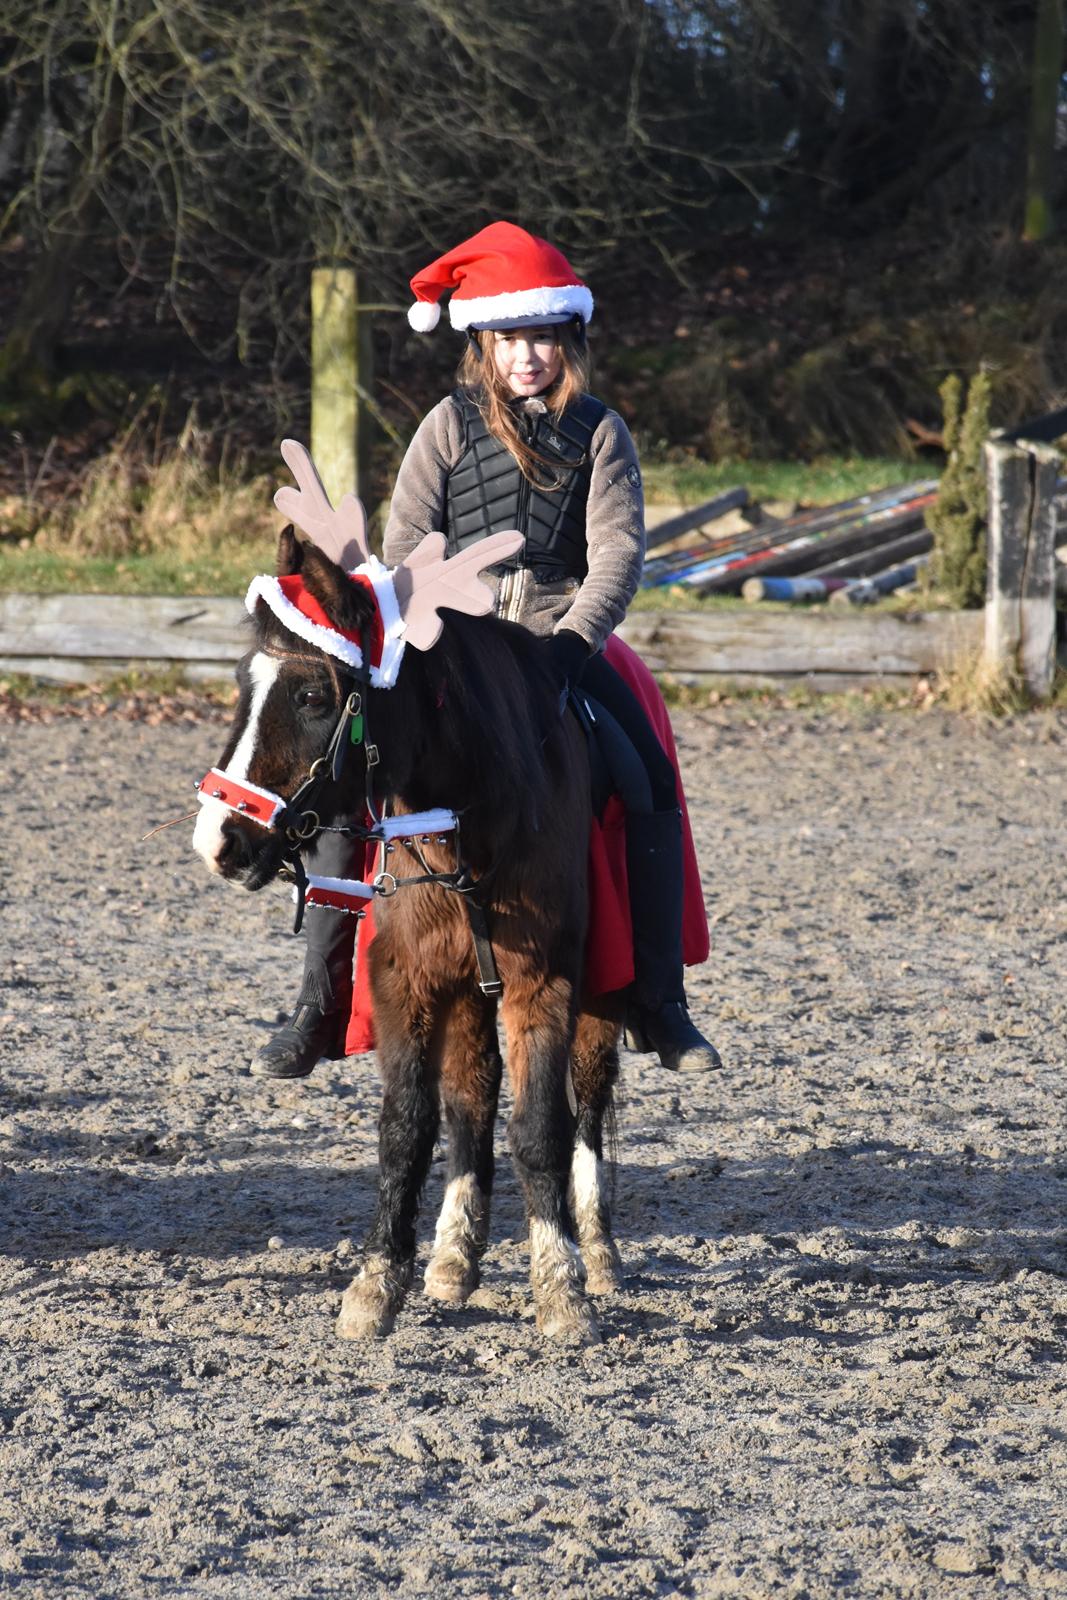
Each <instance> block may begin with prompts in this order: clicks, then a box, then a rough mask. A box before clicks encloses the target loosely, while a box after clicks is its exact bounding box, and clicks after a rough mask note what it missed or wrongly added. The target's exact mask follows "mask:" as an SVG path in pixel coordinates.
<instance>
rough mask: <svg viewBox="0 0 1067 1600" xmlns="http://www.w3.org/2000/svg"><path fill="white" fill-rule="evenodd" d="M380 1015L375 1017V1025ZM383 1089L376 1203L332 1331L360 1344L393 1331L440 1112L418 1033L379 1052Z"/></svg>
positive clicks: (432, 1074) (411, 1259) (411, 1260)
mask: <svg viewBox="0 0 1067 1600" xmlns="http://www.w3.org/2000/svg"><path fill="white" fill-rule="evenodd" d="M380 1021H381V1018H380V1013H379V1024H380ZM379 1054H380V1060H381V1067H382V1076H383V1079H384V1089H383V1093H382V1111H381V1120H380V1122H379V1125H378V1206H377V1210H376V1211H375V1214H374V1221H373V1222H372V1224H371V1229H370V1232H369V1234H368V1235H367V1241H366V1245H365V1250H364V1257H363V1268H362V1271H361V1272H360V1273H359V1275H358V1277H356V1278H355V1279H354V1280H353V1282H352V1283H350V1284H349V1286H348V1288H347V1289H346V1290H345V1292H344V1296H343V1298H342V1300H341V1314H340V1316H339V1317H338V1319H337V1332H338V1334H339V1335H340V1337H341V1338H342V1339H366V1338H372V1337H374V1336H380V1337H381V1336H384V1335H385V1334H387V1333H390V1332H391V1331H392V1327H393V1324H394V1322H395V1321H396V1314H397V1312H398V1311H399V1310H400V1307H401V1306H402V1305H403V1303H404V1298H405V1296H406V1294H407V1291H408V1287H409V1285H410V1283H411V1275H412V1268H413V1265H414V1260H415V1221H416V1217H417V1215H418V1209H419V1195H420V1194H421V1192H422V1186H423V1183H424V1182H425V1181H426V1174H427V1172H428V1171H429V1167H430V1161H431V1158H432V1156H433V1147H434V1142H435V1140H436V1138H437V1127H438V1122H439V1117H440V1113H439V1110H438V1095H437V1075H436V1072H435V1070H434V1067H433V1062H432V1058H431V1056H430V1053H429V1051H428V1050H427V1049H426V1045H425V1040H422V1041H420V1040H419V1038H418V1036H417V1035H413V1036H412V1037H408V1038H404V1039H403V1040H402V1041H400V1040H397V1041H395V1042H394V1043H393V1044H392V1045H390V1044H389V1043H386V1044H384V1045H382V1046H381V1047H380V1051H379Z"/></svg>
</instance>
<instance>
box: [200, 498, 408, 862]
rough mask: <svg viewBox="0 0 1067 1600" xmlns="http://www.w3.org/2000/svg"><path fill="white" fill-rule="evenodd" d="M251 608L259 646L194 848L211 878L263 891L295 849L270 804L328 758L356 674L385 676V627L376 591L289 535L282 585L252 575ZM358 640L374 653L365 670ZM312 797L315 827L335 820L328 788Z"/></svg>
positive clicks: (241, 673) (245, 664)
mask: <svg viewBox="0 0 1067 1600" xmlns="http://www.w3.org/2000/svg"><path fill="white" fill-rule="evenodd" d="M247 603H248V606H249V610H250V611H251V614H252V623H253V627H254V629H255V643H254V645H253V648H252V649H251V650H250V651H249V652H248V654H247V655H245V656H244V657H243V658H242V660H241V661H240V663H239V664H238V667H237V682H238V686H239V689H240V694H239V697H238V702H237V710H236V712H235V714H234V720H233V726H232V728H231V729H230V737H229V740H228V742H227V744H226V748H225V750H224V751H223V753H222V758H221V760H220V761H219V763H218V766H217V767H216V768H215V769H214V773H215V776H216V777H217V778H218V779H219V783H216V782H215V780H214V778H213V777H212V776H211V775H209V777H208V779H206V780H205V781H204V785H203V789H202V791H201V808H200V816H199V818H198V819H197V824H196V828H195V830H194V833H193V847H194V849H195V850H196V851H197V853H198V854H199V855H200V856H202V857H203V859H204V861H205V862H206V863H207V865H208V867H210V869H211V871H212V872H217V873H218V874H219V875H220V876H221V877H224V878H232V879H235V880H236V881H238V882H240V883H242V884H244V886H245V887H246V888H249V889H259V888H262V886H263V885H264V884H265V883H268V882H269V881H270V880H271V878H273V877H274V876H275V874H276V873H277V871H278V868H279V866H280V865H281V862H282V859H283V856H284V852H285V848H286V845H287V844H288V843H291V842H292V841H291V840H290V839H288V838H287V836H286V833H285V829H284V826H279V820H280V818H279V815H278V814H277V809H276V805H275V803H274V802H275V801H276V799H280V800H282V801H284V802H286V803H287V802H288V801H290V800H291V799H292V797H293V795H294V794H295V793H296V792H297V790H298V789H299V788H300V786H301V785H302V783H303V782H304V780H305V779H306V778H307V776H308V774H309V773H310V772H311V769H312V767H313V765H314V763H315V762H316V761H317V760H318V759H319V758H320V757H321V756H324V755H325V753H326V749H327V745H328V743H329V740H330V735H331V733H332V731H333V729H334V728H335V726H336V723H337V719H338V717H339V716H340V714H341V711H342V708H343V706H344V703H345V700H346V697H347V696H348V694H350V693H351V692H352V691H353V689H354V688H355V687H356V681H357V678H358V680H359V681H360V682H361V683H363V684H364V686H365V685H366V683H367V680H368V679H369V678H370V677H371V675H372V673H373V675H374V676H378V677H380V675H381V660H382V647H383V645H384V640H383V634H384V631H385V630H384V627H383V624H382V619H381V613H380V609H379V603H378V599H377V596H376V594H375V592H374V589H373V586H372V584H371V583H370V582H356V581H353V579H351V578H350V577H348V575H347V574H346V573H345V572H344V571H343V570H342V568H341V567H340V566H338V564H337V563H336V562H334V561H332V560H331V559H330V558H329V557H328V556H327V555H325V554H324V553H323V552H322V551H321V550H319V549H317V548H316V547H315V546H314V545H308V544H305V543H303V542H302V541H301V540H299V539H297V537H296V535H295V533H294V532H293V529H292V528H291V527H290V528H286V529H285V530H284V531H283V532H282V534H281V537H280V538H279V540H278V571H277V577H276V578H273V579H272V578H267V577H260V578H257V579H256V580H255V581H254V582H253V584H252V586H251V588H250V589H249V594H248V602H247ZM316 630H317V631H318V632H320V633H321V634H322V635H323V637H326V636H327V635H330V634H335V635H336V638H337V650H339V651H341V652H343V654H342V655H339V654H338V653H337V650H330V649H327V648H323V645H322V644H321V643H319V642H317V641H316V639H315V632H316ZM361 641H363V642H366V643H367V645H368V646H369V649H368V654H369V656H370V668H369V670H364V665H363V649H362V644H361ZM376 653H377V655H378V661H377V663H375V661H374V656H375V654H376ZM222 779H228V780H229V783H228V784H227V783H221V780H222ZM220 784H221V790H220V793H219V796H218V797H217V798H216V797H215V796H214V793H213V790H215V789H216V788H219V787H220ZM246 791H247V793H246ZM256 791H259V792H260V794H261V795H262V796H263V797H264V799H263V802H262V804H261V805H257V804H256V800H257V796H256ZM234 796H238V798H237V800H236V801H235V799H234ZM316 800H317V811H318V815H319V817H320V820H322V821H330V820H332V813H333V810H334V809H335V808H336V803H337V802H336V798H335V797H334V796H333V794H332V792H331V791H330V790H328V789H327V790H324V791H323V794H322V795H321V797H320V796H316ZM238 807H240V808H241V809H238Z"/></svg>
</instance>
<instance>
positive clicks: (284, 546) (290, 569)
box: [277, 522, 304, 578]
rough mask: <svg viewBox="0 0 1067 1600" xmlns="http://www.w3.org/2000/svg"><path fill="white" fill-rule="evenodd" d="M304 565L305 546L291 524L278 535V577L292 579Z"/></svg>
mask: <svg viewBox="0 0 1067 1600" xmlns="http://www.w3.org/2000/svg"><path fill="white" fill-rule="evenodd" d="M303 565H304V546H303V545H302V544H301V542H300V540H299V539H298V538H297V536H296V529H295V528H294V527H293V525H292V523H291V522H290V524H289V526H288V527H287V528H283V529H282V531H281V533H280V534H279V535H278V562H277V566H278V576H279V578H291V577H293V576H294V574H295V573H297V572H300V571H301V570H302V568H303Z"/></svg>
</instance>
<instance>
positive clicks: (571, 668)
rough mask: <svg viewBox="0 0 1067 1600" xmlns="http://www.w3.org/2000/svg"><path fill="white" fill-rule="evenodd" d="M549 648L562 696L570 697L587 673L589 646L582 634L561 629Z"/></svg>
mask: <svg viewBox="0 0 1067 1600" xmlns="http://www.w3.org/2000/svg"><path fill="white" fill-rule="evenodd" d="M548 648H549V651H550V653H551V656H552V670H553V671H554V672H555V674H556V681H557V682H558V684H559V688H560V695H561V696H565V695H568V694H569V693H570V691H571V690H572V689H573V688H574V686H575V684H576V683H577V682H578V680H579V679H580V678H581V676H582V673H583V672H584V671H585V668H586V664H587V662H588V660H589V646H588V645H587V644H586V642H585V640H584V639H583V638H582V636H581V634H580V633H575V631H574V629H573V628H561V629H560V631H559V632H558V633H554V634H553V635H552V637H551V639H549V641H548Z"/></svg>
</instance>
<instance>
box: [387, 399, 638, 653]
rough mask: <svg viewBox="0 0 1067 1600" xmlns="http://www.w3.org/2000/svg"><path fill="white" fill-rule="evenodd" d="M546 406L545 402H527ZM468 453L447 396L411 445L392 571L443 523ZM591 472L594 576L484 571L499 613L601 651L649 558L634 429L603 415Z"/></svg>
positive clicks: (396, 500)
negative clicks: (453, 478)
mask: <svg viewBox="0 0 1067 1600" xmlns="http://www.w3.org/2000/svg"><path fill="white" fill-rule="evenodd" d="M524 404H525V405H526V406H527V407H536V408H538V409H540V410H544V408H545V403H544V401H543V400H541V399H538V398H536V397H535V398H534V399H532V400H527V401H525V402H524ZM462 454H463V422H462V418H461V415H460V411H459V408H458V406H457V405H456V403H455V401H454V400H453V399H452V397H451V395H449V396H448V397H447V398H446V399H444V400H442V401H441V402H440V404H439V405H436V406H434V408H433V410H432V411H430V412H429V413H428V414H427V415H426V417H424V418H423V421H422V422H421V424H420V425H419V429H418V431H417V433H416V434H415V437H414V438H413V439H412V441H411V443H410V445H409V446H408V450H407V454H406V455H405V457H404V460H403V463H402V465H401V468H400V472H399V473H398V475H397V480H396V488H395V489H394V490H393V501H392V505H391V507H390V510H389V520H388V522H387V523H386V528H385V539H384V547H383V556H384V559H385V561H386V562H387V564H388V565H389V566H391V567H392V566H396V565H397V563H398V562H400V561H403V559H404V557H405V556H406V555H410V554H411V551H412V550H413V549H414V548H415V546H416V545H417V544H418V542H419V540H420V539H421V538H422V537H423V535H424V534H427V533H431V532H434V531H435V530H439V529H441V528H443V527H444V507H445V482H446V480H447V478H448V474H449V473H450V472H451V470H452V468H453V467H454V466H455V465H456V464H457V462H458V461H459V459H460V457H461V455H462ZM590 455H591V457H592V474H591V477H590V482H589V501H588V508H587V512H586V545H587V551H588V553H587V558H586V559H587V561H588V566H589V570H588V572H587V573H586V576H585V578H584V579H583V580H582V581H581V582H579V580H578V579H577V578H567V579H564V580H563V581H562V582H560V583H552V584H544V583H536V582H535V581H534V578H533V575H532V573H530V572H526V571H522V570H520V571H517V572H514V573H507V574H506V575H505V576H504V577H502V578H499V577H497V578H494V577H493V576H491V575H489V574H487V575H486V579H485V581H486V582H487V583H489V584H490V585H492V586H493V587H494V589H495V592H496V607H495V609H496V613H497V615H498V616H503V617H506V618H508V620H509V621H512V622H521V623H522V624H523V625H524V626H525V627H527V628H529V629H530V630H531V631H532V632H534V633H540V634H548V633H554V632H556V630H557V629H558V628H560V627H561V626H562V627H567V628H570V629H573V631H574V632H575V633H578V634H580V635H581V636H582V638H583V639H584V640H585V642H586V644H587V645H588V646H589V648H590V650H599V649H600V648H601V647H602V645H603V644H604V642H605V640H606V639H607V638H608V635H609V634H610V633H612V631H613V630H614V629H615V628H616V627H617V626H618V624H619V623H620V622H621V621H622V619H623V617H624V616H625V615H626V608H627V606H628V605H629V604H630V601H631V600H632V599H633V597H634V592H635V591H636V589H637V585H638V583H639V582H640V579H641V568H642V565H643V563H644V558H645V505H644V495H643V493H642V489H641V469H640V467H639V466H638V463H637V452H636V450H635V449H634V442H633V439H632V438H631V437H630V431H629V429H628V428H627V426H626V424H625V422H623V420H622V418H621V417H620V416H618V415H617V414H616V413H615V412H614V411H607V412H605V414H604V417H603V419H602V420H601V422H600V425H599V427H598V428H597V430H596V432H595V433H594V434H593V438H592V442H591V445H590Z"/></svg>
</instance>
